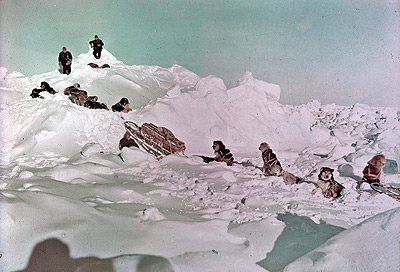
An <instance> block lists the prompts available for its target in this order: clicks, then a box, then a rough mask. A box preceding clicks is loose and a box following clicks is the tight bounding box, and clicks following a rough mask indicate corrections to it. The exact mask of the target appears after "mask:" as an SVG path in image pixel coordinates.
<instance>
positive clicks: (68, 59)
mask: <svg viewBox="0 0 400 272" xmlns="http://www.w3.org/2000/svg"><path fill="white" fill-rule="evenodd" d="M71 63H72V54H71V52H69V51H67V48H66V47H65V46H64V47H63V48H62V51H61V52H60V53H59V54H58V65H59V66H60V69H62V71H63V74H67V75H69V74H70V73H71Z"/></svg>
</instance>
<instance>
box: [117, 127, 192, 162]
mask: <svg viewBox="0 0 400 272" xmlns="http://www.w3.org/2000/svg"><path fill="white" fill-rule="evenodd" d="M124 125H125V129H126V131H127V132H129V134H130V135H131V136H132V137H133V139H134V140H135V141H136V143H137V144H138V145H139V146H141V147H142V148H143V149H144V150H145V151H146V152H148V153H150V154H152V155H154V156H155V157H156V158H162V156H163V155H170V154H179V153H181V154H182V155H184V151H185V149H186V147H185V143H184V142H182V141H181V140H178V139H177V138H176V137H175V136H174V134H173V133H172V132H171V131H170V130H169V129H167V128H165V127H157V126H156V125H154V124H152V123H144V124H143V125H142V126H141V127H140V126H138V125H137V124H135V123H134V122H131V121H126V122H125V123H124Z"/></svg>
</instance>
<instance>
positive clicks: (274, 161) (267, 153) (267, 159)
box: [258, 142, 283, 176]
mask: <svg viewBox="0 0 400 272" xmlns="http://www.w3.org/2000/svg"><path fill="white" fill-rule="evenodd" d="M258 150H260V151H261V156H262V159H263V161H264V166H263V172H264V173H266V174H268V175H270V176H279V175H281V174H282V172H283V169H282V165H281V163H280V162H279V161H278V158H277V157H276V155H275V154H274V153H273V152H272V149H271V147H270V146H269V144H267V143H266V142H263V143H261V144H260V146H259V147H258ZM274 166H275V168H274V170H272V168H273V167H274Z"/></svg>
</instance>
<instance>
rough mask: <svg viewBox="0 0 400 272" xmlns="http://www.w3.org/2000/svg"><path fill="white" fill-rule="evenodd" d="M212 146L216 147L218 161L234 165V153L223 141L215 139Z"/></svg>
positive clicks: (215, 152)
mask: <svg viewBox="0 0 400 272" xmlns="http://www.w3.org/2000/svg"><path fill="white" fill-rule="evenodd" d="M212 148H213V149H214V154H215V158H214V160H215V161H217V162H225V163H226V165H228V166H232V164H233V155H232V153H231V151H230V150H229V149H227V148H226V147H225V145H224V144H223V143H222V141H214V142H213V145H212Z"/></svg>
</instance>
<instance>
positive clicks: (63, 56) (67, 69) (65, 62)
mask: <svg viewBox="0 0 400 272" xmlns="http://www.w3.org/2000/svg"><path fill="white" fill-rule="evenodd" d="M89 44H90V47H91V48H93V56H94V57H95V58H96V59H100V57H101V51H102V50H103V46H104V43H103V41H102V40H100V39H99V36H97V35H95V36H94V40H92V41H90V42H89ZM71 64H72V54H71V52H69V51H68V50H67V47H65V46H64V47H63V48H62V51H61V52H60V53H59V54H58V65H59V66H60V69H61V70H62V73H63V74H67V75H69V74H70V73H71Z"/></svg>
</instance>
